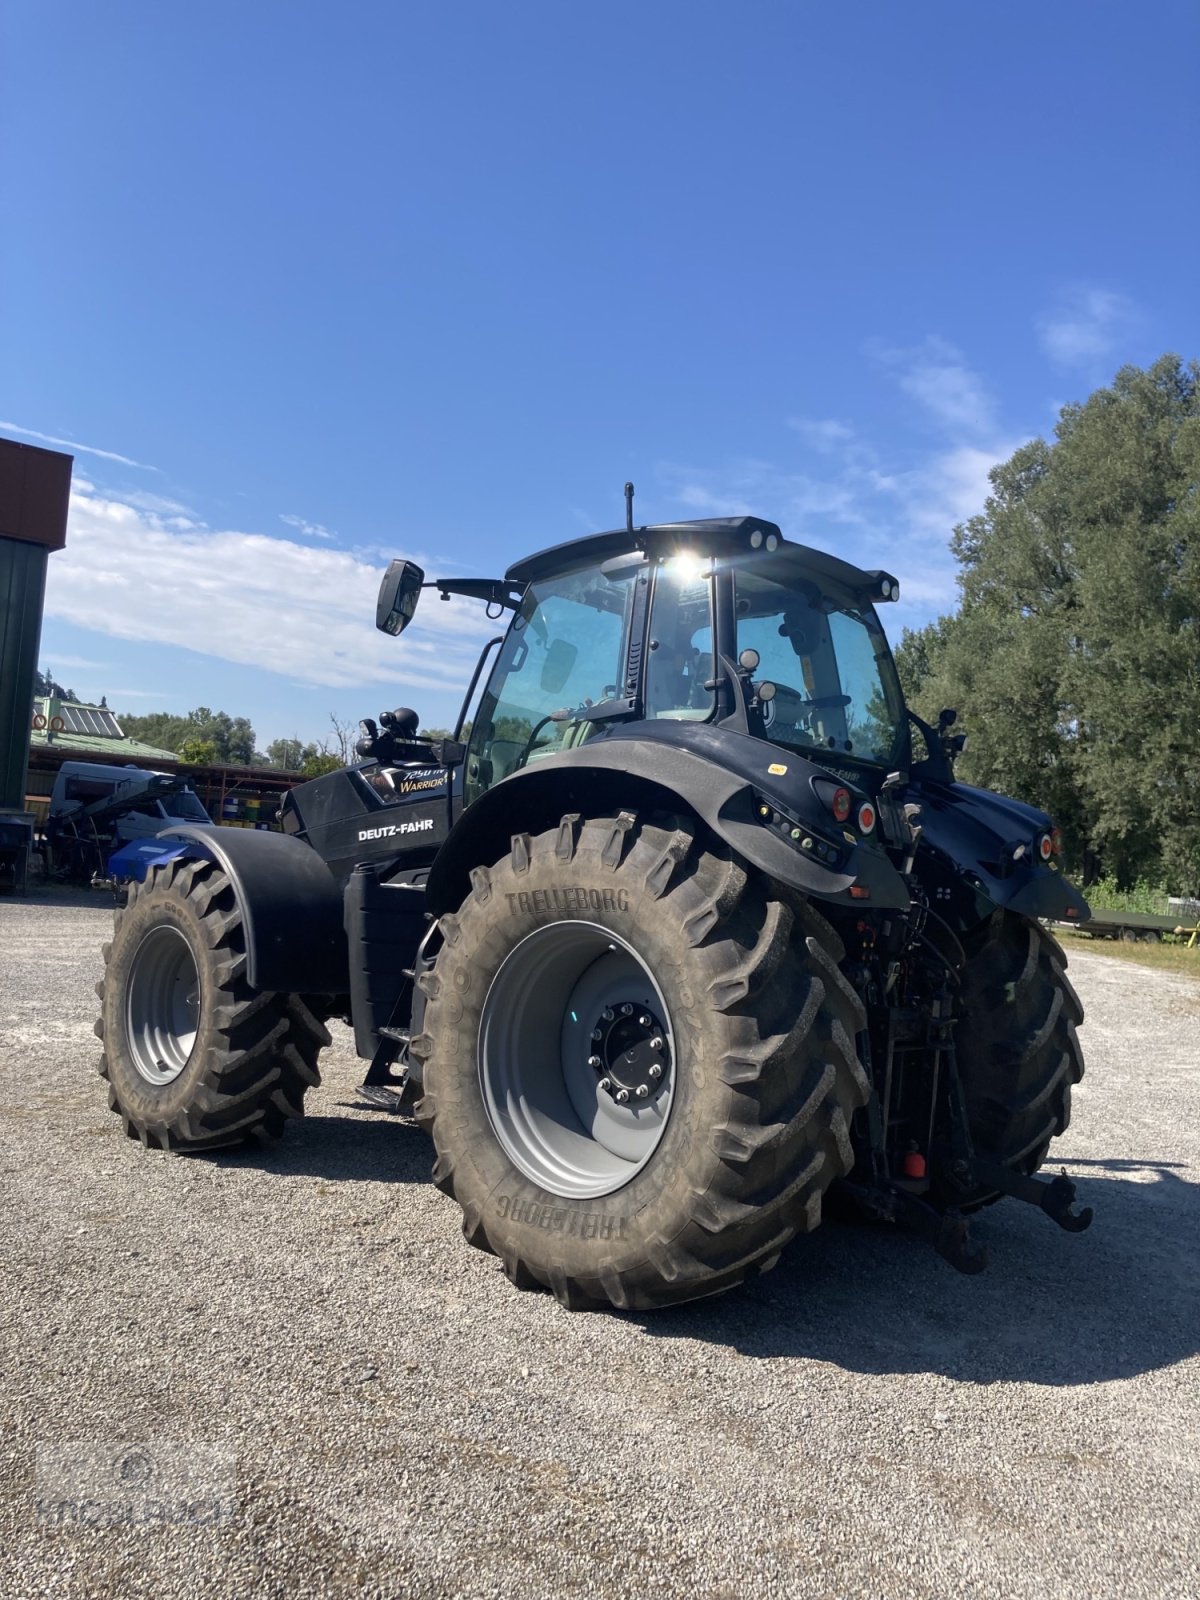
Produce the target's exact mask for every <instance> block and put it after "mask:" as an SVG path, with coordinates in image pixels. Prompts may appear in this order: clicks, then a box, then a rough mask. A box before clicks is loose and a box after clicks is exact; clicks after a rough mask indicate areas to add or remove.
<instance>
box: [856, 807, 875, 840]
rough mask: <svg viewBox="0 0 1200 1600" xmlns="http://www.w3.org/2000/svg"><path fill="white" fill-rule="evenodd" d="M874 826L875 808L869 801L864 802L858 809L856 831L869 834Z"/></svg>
mask: <svg viewBox="0 0 1200 1600" xmlns="http://www.w3.org/2000/svg"><path fill="white" fill-rule="evenodd" d="M874 826H875V807H874V806H873V805H872V804H871V802H870V801H869V800H864V801H863V803H862V805H860V806H859V808H858V831H859V833H870V832H871V830H872V828H874Z"/></svg>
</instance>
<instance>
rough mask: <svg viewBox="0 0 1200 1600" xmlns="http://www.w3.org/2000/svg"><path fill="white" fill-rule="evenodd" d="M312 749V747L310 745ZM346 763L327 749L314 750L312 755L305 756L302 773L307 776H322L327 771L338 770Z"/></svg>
mask: <svg viewBox="0 0 1200 1600" xmlns="http://www.w3.org/2000/svg"><path fill="white" fill-rule="evenodd" d="M309 748H310V749H312V747H311V746H310V747H309ZM344 765H345V762H343V761H339V760H338V758H337V756H334V755H330V754H329V753H328V752H327V751H320V750H313V751H312V754H311V755H308V756H306V757H305V758H304V762H303V764H302V765H301V768H300V771H301V774H302V775H303V776H304V777H306V778H320V777H323V776H324V775H325V773H327V772H338V771H340V770H341V768H342V767H343V766H344Z"/></svg>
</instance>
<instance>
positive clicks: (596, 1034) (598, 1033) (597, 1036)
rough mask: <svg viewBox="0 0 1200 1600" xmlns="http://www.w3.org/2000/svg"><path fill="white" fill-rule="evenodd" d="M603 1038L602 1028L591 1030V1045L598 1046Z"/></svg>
mask: <svg viewBox="0 0 1200 1600" xmlns="http://www.w3.org/2000/svg"><path fill="white" fill-rule="evenodd" d="M603 1037H604V1029H603V1028H593V1029H592V1043H593V1044H599V1043H600V1041H601V1039H603Z"/></svg>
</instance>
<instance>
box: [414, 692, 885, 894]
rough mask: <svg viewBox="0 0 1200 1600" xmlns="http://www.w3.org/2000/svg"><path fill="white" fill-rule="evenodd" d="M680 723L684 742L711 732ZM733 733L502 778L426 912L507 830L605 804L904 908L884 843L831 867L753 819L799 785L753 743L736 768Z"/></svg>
mask: <svg viewBox="0 0 1200 1600" xmlns="http://www.w3.org/2000/svg"><path fill="white" fill-rule="evenodd" d="M683 726H684V728H685V729H686V730H688V731H690V732H691V737H692V739H695V738H696V733H697V732H699V733H702V734H706V735H707V734H708V732H709V730H707V729H700V730H696V729H695V725H694V724H685V725H683ZM667 728H668V729H669V730H673V728H674V725H672V724H667ZM736 737H737V736H736V735H729V734H724V735H721V736H720V740H719V743H716V742H714V754H719V755H720V757H721V759H720V761H717V760H708V759H706V758H705V756H704V755H703V754H700V753H697V752H696V751H695V750H693V749H688V748H686V747H684V746H683V745H682V744H681V743H678V742H675V740H673V739H669V738H647V737H639V736H628V737H613V738H607V739H596V740H591V741H589V742H588V743H587V744H585V745H581V746H579V747H577V748H576V749H573V750H565V751H563V752H562V753H561V754H560V755H557V756H554V757H553V758H550V759H547V760H545V761H539V762H538V763H537V764H536V766H531V767H527V768H525V769H524V770H523V771H521V772H517V773H514V774H513V776H512V777H509V778H505V779H504V780H503V782H501V783H499V784H497V785H496V787H495V788H494V789H489V790H488V792H487V793H486V794H484V795H483V796H481V798H480V799H478V800H476V801H475V802H474V804H473V805H471V806H469V807H468V808H467V810H466V811H465V812H463V814H462V816H461V817H460V818H459V820H458V822H457V823H456V824H455V826H454V827H453V829H452V830H451V832H450V836H449V838H448V839H447V840H446V843H445V844H444V845H443V847H442V849H441V851H440V852H439V854H438V857H437V860H436V861H435V862H434V864H433V868H432V870H431V872H430V874H429V882H428V885H427V897H428V898H427V903H428V907H429V909H430V911H432V912H433V913H434V915H436V916H440V915H442V913H444V912H446V911H450V910H453V909H454V907H456V906H457V905H459V904H460V903H461V902H462V900H463V898H464V896H465V895H466V893H467V891H468V889H469V888H470V872H471V868H472V867H474V866H478V865H480V864H481V863H486V862H490V861H494V860H496V859H497V858H498V857H499V856H500V855H501V854H503V852H504V851H505V850H507V848H508V845H509V841H510V839H511V838H512V836H513V834H515V833H518V832H521V833H536V832H540V831H541V830H543V829H545V828H549V827H553V826H554V825H555V824H556V823H557V822H558V820H559V818H560V817H561V816H563V815H565V814H568V813H571V812H579V813H580V814H582V815H584V816H595V815H597V814H601V815H602V814H604V812H606V811H609V812H610V811H612V810H613V809H628V810H641V811H644V810H648V809H653V810H659V811H666V812H670V811H672V810H674V811H679V810H681V809H683V810H688V811H691V812H693V813H694V814H695V815H696V816H697V817H698V818H699V819H700V820H701V821H702V822H703V823H704V824H705V826H706V827H708V828H709V829H710V830H711V831H712V832H713V833H714V834H716V835H717V837H718V838H720V839H723V840H724V841H725V842H726V843H727V844H728V845H729V847H730V848H731V849H732V850H733V851H735V852H736V854H737V855H739V856H740V857H741V858H742V859H743V860H744V861H746V862H747V863H749V864H750V865H751V866H755V867H758V868H760V869H761V870H762V871H763V872H765V873H766V874H767V875H768V876H769V877H771V878H774V879H776V880H777V881H778V882H780V883H783V884H786V885H788V886H789V887H791V888H794V889H796V890H798V891H799V892H800V893H801V894H804V895H807V896H809V897H811V898H813V899H816V900H825V901H829V902H832V903H835V904H839V905H847V906H851V905H852V906H857V907H859V908H860V909H861V907H862V905H863V901H864V900H865V901H866V902H867V903H868V904H869V905H870V906H871V907H872V908H880V907H900V908H905V907H907V906H908V903H909V895H908V890H907V888H906V886H905V884H904V881H903V879H902V878H901V877H900V875H899V873H897V871H896V869H895V868H894V867H893V866H892V864H891V862H890V861H889V860H888V858H887V856H886V855H885V854H884V852H883V850H882V849H879V848H877V847H873V846H870V845H867V844H863V843H859V844H856V845H851V846H849V847H844V848H843V852H842V859H841V860H840V862H839V865H838V867H836V868H833V867H827V866H824V865H822V864H821V862H819V861H817V860H815V859H813V858H812V857H811V856H807V855H805V854H804V853H803V852H802V850H801V849H800V848H799V847H798V846H796V845H795V844H793V843H792V842H791V840H790V839H788V838H786V837H785V836H784V835H783V833H782V832H780V831H779V830H778V829H772V828H770V827H768V826H767V825H766V824H765V823H764V822H763V821H762V819H761V817H760V815H759V806H760V804H761V803H762V797H765V798H766V799H767V800H775V801H776V802H777V803H778V804H779V805H780V806H781V807H784V808H785V809H788V810H797V809H798V808H799V806H800V805H801V804H802V803H803V799H804V790H805V786H806V785H805V781H804V780H803V779H802V778H801V777H800V776H799V775H798V774H797V775H792V776H787V769H786V767H780V766H779V764H778V763H776V766H777V767H778V769H779V770H780V771H782V772H783V773H784V774H785V778H786V781H785V780H784V779H781V778H779V777H772V775H771V774H770V771H769V767H770V765H771V756H772V747H771V746H769V745H764V744H763V743H762V742H761V741H759V740H750V739H744V740H740V741H739V743H741V744H744V745H745V746H747V751H746V755H747V759H748V760H749V761H752V762H753V763H754V767H753V769H752V775H751V770H749V769H748V770H746V771H739V770H738V766H739V765H741V763H738V762H733V761H731V759H730V757H731V754H733V751H732V749H731V741H732V740H733V739H734V738H736ZM739 753H740V752H739ZM796 765H797V767H799V766H801V765H803V763H799V762H797V763H796ZM748 779H749V780H751V781H748ZM776 791H778V794H777V793H776ZM835 831H836V830H835ZM852 886H854V887H855V888H856V889H859V890H862V889H864V888H865V889H866V890H867V895H866V896H864V897H863V899H859V898H857V897H852V896H851V894H850V889H851V887H852Z"/></svg>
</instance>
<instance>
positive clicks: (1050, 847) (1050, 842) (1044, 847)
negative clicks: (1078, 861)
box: [1038, 833, 1055, 861]
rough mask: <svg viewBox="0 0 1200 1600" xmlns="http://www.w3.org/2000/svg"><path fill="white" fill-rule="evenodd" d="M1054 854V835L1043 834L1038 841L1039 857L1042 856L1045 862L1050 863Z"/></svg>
mask: <svg viewBox="0 0 1200 1600" xmlns="http://www.w3.org/2000/svg"><path fill="white" fill-rule="evenodd" d="M1054 854H1055V849H1054V835H1053V834H1052V833H1043V834H1042V836H1041V838H1040V839H1039V840H1038V855H1039V856H1041V858H1042V860H1043V861H1049V859H1050V857H1051V856H1052V855H1054Z"/></svg>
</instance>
